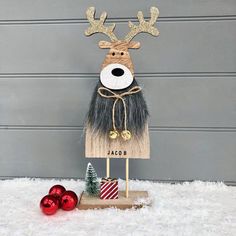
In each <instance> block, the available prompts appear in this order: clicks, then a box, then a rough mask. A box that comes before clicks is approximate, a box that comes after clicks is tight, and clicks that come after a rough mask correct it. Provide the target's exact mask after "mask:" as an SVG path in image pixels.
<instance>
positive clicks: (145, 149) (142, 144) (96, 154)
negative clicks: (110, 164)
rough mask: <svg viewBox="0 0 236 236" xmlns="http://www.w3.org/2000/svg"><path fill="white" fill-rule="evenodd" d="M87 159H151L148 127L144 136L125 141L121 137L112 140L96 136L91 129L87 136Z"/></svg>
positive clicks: (88, 130) (87, 130) (88, 129)
mask: <svg viewBox="0 0 236 236" xmlns="http://www.w3.org/2000/svg"><path fill="white" fill-rule="evenodd" d="M85 157H89V158H91V157H92V158H108V157H109V158H135V159H149V158H150V140H149V132H148V126H146V128H145V130H144V132H143V134H142V136H140V137H139V138H135V137H133V138H131V139H130V140H127V141H124V140H123V139H122V138H121V137H119V138H117V139H115V140H110V139H109V138H108V137H104V136H101V135H99V134H95V133H94V132H92V131H91V129H90V128H89V127H87V129H86V134H85Z"/></svg>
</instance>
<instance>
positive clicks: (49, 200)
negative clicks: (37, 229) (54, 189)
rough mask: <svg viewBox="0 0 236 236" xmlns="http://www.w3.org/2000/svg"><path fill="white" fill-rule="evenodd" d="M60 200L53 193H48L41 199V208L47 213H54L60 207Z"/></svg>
mask: <svg viewBox="0 0 236 236" xmlns="http://www.w3.org/2000/svg"><path fill="white" fill-rule="evenodd" d="M59 204H60V202H59V200H58V199H57V198H56V197H54V196H53V195H46V196H44V197H43V198H42V200H41V201H40V208H41V210H42V212H43V213H44V214H46V215H53V214H54V213H56V211H57V210H58V208H59Z"/></svg>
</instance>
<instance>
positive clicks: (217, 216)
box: [0, 178, 236, 236]
mask: <svg viewBox="0 0 236 236" xmlns="http://www.w3.org/2000/svg"><path fill="white" fill-rule="evenodd" d="M54 184H62V185H64V186H65V187H66V188H67V189H71V190H73V191H75V192H76V193H77V194H79V193H80V192H81V191H82V190H83V189H84V182H83V181H75V180H61V181H58V180H41V179H28V178H23V179H13V180H1V181H0V236H54V235H55V236H71V235H74V236H83V235H90V236H94V235H101V236H106V235H107V236H111V235H121V236H127V235H135V236H136V235H137V236H138V235H148V236H155V235H158V236H161V235H174V236H177V235H188V236H194V235H197V236H204V235H219V236H224V235H227V236H231V235H232V236H235V235H236V187H227V186H226V185H224V184H223V183H208V182H199V181H196V182H193V183H183V184H175V185H171V184H163V183H153V182H149V181H130V188H131V189H139V190H149V194H150V196H151V197H152V198H153V205H152V207H146V208H143V209H139V210H134V209H131V210H123V211H122V210H117V209H106V210H87V211H80V210H78V209H76V210H74V211H71V212H65V211H62V210H59V211H58V212H57V213H56V214H55V215H53V216H46V215H43V214H42V213H41V211H40V209H39V201H40V199H41V198H42V197H43V196H44V195H46V193H47V191H48V190H49V188H50V187H51V186H52V185H54ZM119 187H120V188H123V189H124V181H121V180H119Z"/></svg>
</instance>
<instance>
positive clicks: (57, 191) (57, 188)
mask: <svg viewBox="0 0 236 236" xmlns="http://www.w3.org/2000/svg"><path fill="white" fill-rule="evenodd" d="M65 191H66V189H65V188H64V187H63V186H62V185H59V184H57V185H54V186H52V187H51V188H50V190H49V194H50V195H53V196H54V197H57V198H58V199H59V198H60V197H61V195H62V194H63V193H64V192H65Z"/></svg>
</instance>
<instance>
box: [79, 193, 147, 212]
mask: <svg viewBox="0 0 236 236" xmlns="http://www.w3.org/2000/svg"><path fill="white" fill-rule="evenodd" d="M145 198H146V199H148V192H147V191H130V192H129V197H128V198H126V197H125V191H119V197H118V199H106V200H102V199H100V198H99V197H90V196H88V195H87V194H86V193H84V192H83V193H82V194H81V196H80V200H79V203H78V206H77V207H78V209H80V210H88V209H104V208H111V207H115V208H118V209H122V210H125V209H128V208H135V209H137V208H142V207H143V206H144V205H146V206H147V205H150V204H151V201H150V200H149V201H147V203H146V204H144V203H140V202H138V201H139V199H143V200H144V199H145ZM143 202H144V201H143Z"/></svg>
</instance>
